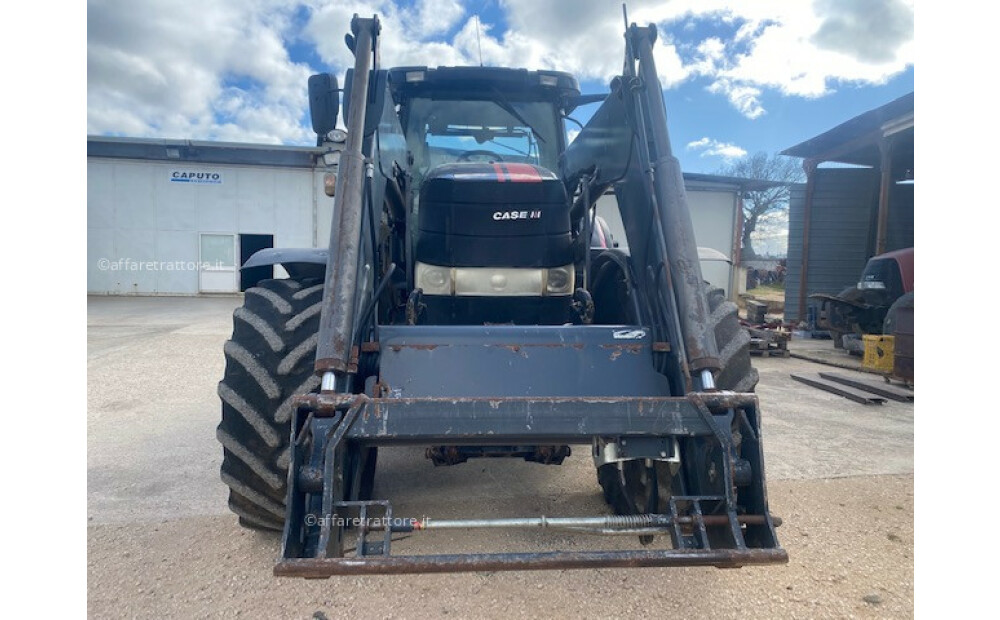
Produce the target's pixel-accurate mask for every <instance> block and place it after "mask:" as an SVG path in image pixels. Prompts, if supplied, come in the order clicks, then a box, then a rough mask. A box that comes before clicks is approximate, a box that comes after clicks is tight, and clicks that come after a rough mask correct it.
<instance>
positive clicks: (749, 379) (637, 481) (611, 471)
mask: <svg viewBox="0 0 1000 620" xmlns="http://www.w3.org/2000/svg"><path fill="white" fill-rule="evenodd" d="M705 294H706V295H707V297H708V309H709V315H708V324H709V326H710V327H711V328H712V329H713V330H714V332H715V341H716V344H717V345H718V349H719V361H720V362H721V365H722V369H721V370H720V371H719V373H718V374H717V375H716V377H715V385H716V387H717V388H718V389H720V390H732V391H734V392H752V391H754V389H755V388H756V387H757V381H758V380H759V378H760V375H759V374H758V372H757V369H756V368H754V367H753V365H752V364H751V362H750V334H749V333H748V332H747V330H745V329H743V326H742V325H740V320H739V315H738V312H739V309H738V308H737V307H736V304H734V303H733V302H731V301H729V300H727V299H726V293H725V291H723V290H722V289H721V288H717V287H713V286H711V285H710V284H708V283H707V282H706V283H705ZM675 474H676V472H674V471H671V470H670V468H669V467H668V464H667V463H665V462H654V465H653V469H652V470H650V469H649V468H647V467H646V466H645V465H644V464H643V463H642V461H638V460H636V461H623V462H620V463H607V464H605V465H602V466H600V467H598V468H597V480H598V482H599V483H600V485H601V489H602V491H603V492H604V500H605V501H606V502H607V503H608V505H610V506H611V507H612V508H613V509H614V511H615V512H616V513H617V514H634V513H636V512H640V513H641V512H646V511H655V512H664V511H666V510H667V504H668V502H669V500H670V496H671V495H672V493H673V491H674V488H675V486H676V484H675V483H676V480H675ZM623 481H624V483H623ZM650 481H651V482H650ZM651 484H655V485H656V486H657V489H656V493H655V494H654V493H653V489H652V488H650V486H651ZM652 504H656V506H653V505H652Z"/></svg>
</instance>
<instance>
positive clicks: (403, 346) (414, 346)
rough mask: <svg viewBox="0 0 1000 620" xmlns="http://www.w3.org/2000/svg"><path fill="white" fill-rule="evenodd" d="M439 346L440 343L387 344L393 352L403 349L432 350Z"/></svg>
mask: <svg viewBox="0 0 1000 620" xmlns="http://www.w3.org/2000/svg"><path fill="white" fill-rule="evenodd" d="M440 346H442V345H439V344H392V345H389V348H390V349H392V350H393V351H394V352H395V353H399V352H400V351H402V350H403V349H416V350H418V351H433V350H434V349H436V348H438V347H440ZM443 346H447V345H443Z"/></svg>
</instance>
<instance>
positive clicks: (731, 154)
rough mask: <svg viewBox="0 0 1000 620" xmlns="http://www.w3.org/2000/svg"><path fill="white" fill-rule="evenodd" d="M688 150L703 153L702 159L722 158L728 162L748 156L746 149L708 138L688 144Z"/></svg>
mask: <svg viewBox="0 0 1000 620" xmlns="http://www.w3.org/2000/svg"><path fill="white" fill-rule="evenodd" d="M687 148H688V150H689V151H696V152H697V151H701V157H721V158H723V159H725V160H726V161H731V160H734V159H739V158H740V157H743V156H745V155H746V154H747V152H746V149H743V148H741V147H739V146H737V145H735V144H731V143H729V142H720V141H719V140H716V139H714V138H709V137H707V136H706V137H703V138H701V139H699V140H695V141H693V142H688V144H687Z"/></svg>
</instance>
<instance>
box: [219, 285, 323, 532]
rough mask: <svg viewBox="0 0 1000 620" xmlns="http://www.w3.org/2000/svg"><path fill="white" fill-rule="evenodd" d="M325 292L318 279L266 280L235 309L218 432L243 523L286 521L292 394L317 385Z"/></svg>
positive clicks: (273, 525)
mask: <svg viewBox="0 0 1000 620" xmlns="http://www.w3.org/2000/svg"><path fill="white" fill-rule="evenodd" d="M322 297H323V284H322V281H321V280H302V281H297V280H262V281H261V282H259V283H258V284H257V286H255V287H253V288H250V289H248V290H247V291H246V296H245V298H244V302H243V306H242V307H241V308H238V309H237V310H236V311H235V312H234V313H233V335H232V338H231V339H230V340H228V341H227V342H226V344H225V348H224V351H225V356H226V371H225V375H224V376H223V378H222V381H221V382H219V388H218V394H219V397H220V398H221V399H222V422H221V423H220V424H219V426H218V429H217V430H216V437H217V438H218V440H219V442H220V443H221V444H222V448H223V460H222V481H223V482H224V483H225V484H226V485H227V486H228V487H229V508H230V509H231V510H232V511H233V512H234V513H236V514H237V515H238V516H239V520H240V524H241V525H244V526H247V527H253V528H260V529H270V530H280V529H281V528H282V526H283V525H284V519H285V492H286V485H287V476H288V454H289V452H288V445H289V441H288V440H289V434H290V427H291V416H292V397H293V396H294V395H296V394H301V393H304V392H310V391H313V390H314V389H316V388H317V387H318V386H319V377H317V376H316V375H315V374H313V362H314V361H315V358H316V340H317V335H318V332H319V315H320V307H321V300H322Z"/></svg>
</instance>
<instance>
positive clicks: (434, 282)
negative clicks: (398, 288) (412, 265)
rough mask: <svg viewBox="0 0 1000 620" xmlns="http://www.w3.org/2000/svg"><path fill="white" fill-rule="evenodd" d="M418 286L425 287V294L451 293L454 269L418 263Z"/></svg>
mask: <svg viewBox="0 0 1000 620" xmlns="http://www.w3.org/2000/svg"><path fill="white" fill-rule="evenodd" d="M416 276H417V288H419V289H423V291H424V294H425V295H451V294H452V287H451V283H452V279H453V276H452V269H451V267H438V266H437V265H427V264H425V263H417V273H416Z"/></svg>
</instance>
